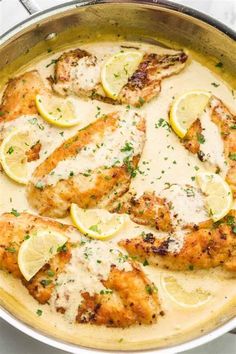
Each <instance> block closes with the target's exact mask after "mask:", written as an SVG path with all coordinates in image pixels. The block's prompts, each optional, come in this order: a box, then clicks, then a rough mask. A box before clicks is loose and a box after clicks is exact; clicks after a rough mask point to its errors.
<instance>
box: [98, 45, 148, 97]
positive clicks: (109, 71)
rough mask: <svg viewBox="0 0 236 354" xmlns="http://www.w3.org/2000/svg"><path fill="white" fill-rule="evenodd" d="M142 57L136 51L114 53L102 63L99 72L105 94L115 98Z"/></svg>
mask: <svg viewBox="0 0 236 354" xmlns="http://www.w3.org/2000/svg"><path fill="white" fill-rule="evenodd" d="M142 58H143V53H142V52H138V51H125V52H120V53H117V54H114V55H113V56H112V57H110V58H109V59H108V60H107V61H106V62H105V64H104V66H103V68H102V72H101V79H102V86H103V89H104V91H105V92H106V94H107V96H109V97H111V98H113V99H116V98H117V96H118V94H119V93H120V91H121V89H122V87H123V86H124V85H126V84H127V82H128V79H129V77H131V76H132V74H133V73H134V72H135V70H136V69H137V68H138V65H139V64H140V62H141V60H142Z"/></svg>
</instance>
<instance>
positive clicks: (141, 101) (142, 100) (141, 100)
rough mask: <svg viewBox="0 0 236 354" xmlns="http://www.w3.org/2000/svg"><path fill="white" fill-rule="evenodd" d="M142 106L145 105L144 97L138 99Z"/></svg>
mask: <svg viewBox="0 0 236 354" xmlns="http://www.w3.org/2000/svg"><path fill="white" fill-rule="evenodd" d="M138 101H139V103H140V106H142V105H143V104H144V103H145V100H144V99H143V98H142V97H139V99H138Z"/></svg>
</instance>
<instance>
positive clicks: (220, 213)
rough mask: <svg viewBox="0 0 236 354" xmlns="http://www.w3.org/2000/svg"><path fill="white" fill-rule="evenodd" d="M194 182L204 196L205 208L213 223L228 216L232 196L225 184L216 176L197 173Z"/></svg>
mask: <svg viewBox="0 0 236 354" xmlns="http://www.w3.org/2000/svg"><path fill="white" fill-rule="evenodd" d="M196 181H197V183H198V185H199V187H200V189H201V191H202V192H203V193H204V194H205V196H206V203H207V208H208V210H209V212H210V215H211V217H212V219H213V221H215V222H216V221H218V220H220V219H222V218H223V217H224V216H226V215H227V214H228V212H229V211H230V210H231V208H232V205H233V194H232V191H231V189H230V186H229V185H228V183H227V182H225V180H224V179H223V178H222V177H221V176H220V175H218V174H215V173H208V172H199V173H198V174H197V175H196Z"/></svg>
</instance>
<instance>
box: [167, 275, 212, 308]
mask: <svg viewBox="0 0 236 354" xmlns="http://www.w3.org/2000/svg"><path fill="white" fill-rule="evenodd" d="M161 285H162V288H163V289H164V291H165V293H166V294H167V295H168V297H169V299H170V300H171V301H173V302H174V303H175V304H177V305H178V306H181V307H185V308H189V309H191V308H196V307H200V306H203V305H204V304H206V303H207V302H208V301H209V300H210V299H211V297H212V294H211V293H210V292H208V291H206V290H203V289H201V288H197V289H195V290H193V291H186V290H185V289H184V288H183V287H182V286H181V285H180V284H179V283H178V281H177V279H176V278H175V277H173V276H169V275H168V276H167V275H163V276H162V277H161Z"/></svg>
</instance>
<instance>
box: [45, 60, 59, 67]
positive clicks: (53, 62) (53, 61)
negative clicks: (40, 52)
mask: <svg viewBox="0 0 236 354" xmlns="http://www.w3.org/2000/svg"><path fill="white" fill-rule="evenodd" d="M56 62H57V59H52V60H51V62H50V63H49V64H47V65H46V68H48V67H49V66H51V65H52V64H56Z"/></svg>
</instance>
